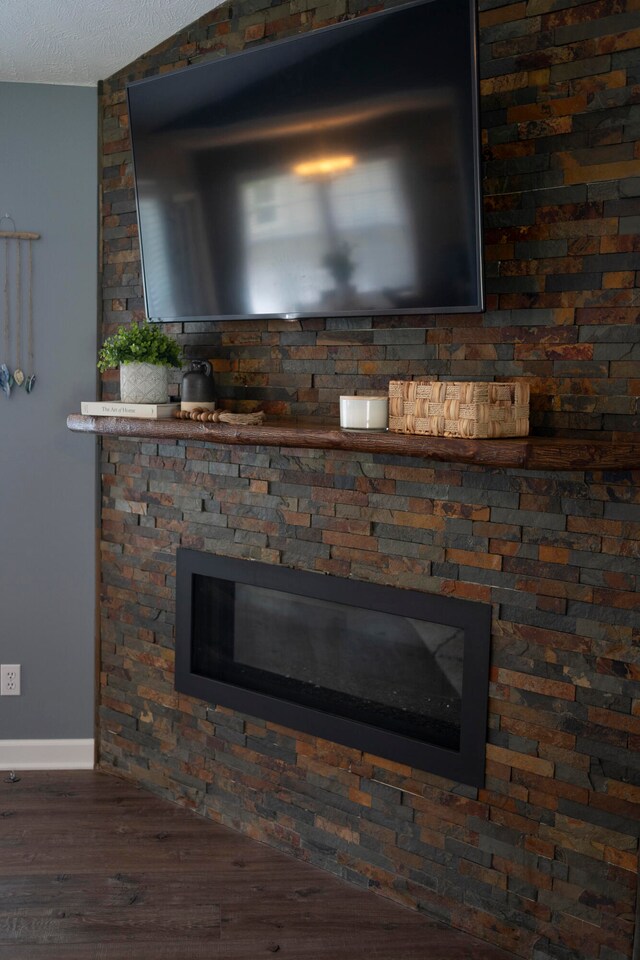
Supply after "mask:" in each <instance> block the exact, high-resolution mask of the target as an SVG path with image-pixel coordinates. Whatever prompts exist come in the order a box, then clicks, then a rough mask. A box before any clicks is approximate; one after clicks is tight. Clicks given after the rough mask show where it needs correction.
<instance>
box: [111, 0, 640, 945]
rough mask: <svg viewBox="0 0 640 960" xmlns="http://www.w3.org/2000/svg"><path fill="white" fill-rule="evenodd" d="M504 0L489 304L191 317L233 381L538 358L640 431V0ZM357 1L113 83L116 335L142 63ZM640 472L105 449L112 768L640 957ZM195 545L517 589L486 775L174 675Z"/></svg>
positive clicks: (366, 573) (560, 423)
mask: <svg viewBox="0 0 640 960" xmlns="http://www.w3.org/2000/svg"><path fill="white" fill-rule="evenodd" d="M479 8H480V24H481V39H482V46H481V73H482V121H483V129H484V133H483V137H484V159H485V179H484V188H485V195H486V201H485V212H486V216H485V257H486V264H487V288H488V311H487V313H486V314H485V315H483V316H481V315H477V316H456V317H451V316H438V317H419V318H416V317H411V318H397V317H396V318H375V319H369V318H362V319H358V320H355V321H354V320H351V321H347V320H336V319H333V320H324V319H318V320H303V321H300V322H298V323H296V324H293V325H291V324H285V323H283V322H279V321H270V322H267V321H264V322H245V323H241V322H236V323H221V324H215V323H192V324H184V325H179V324H177V325H173V326H172V329H173V330H174V331H175V332H176V333H177V334H178V336H179V337H180V338H181V340H182V341H183V343H184V344H185V347H186V350H187V353H188V355H190V356H192V357H195V356H199V357H200V356H204V357H207V358H210V359H212V361H213V363H214V366H215V369H216V375H217V380H218V385H219V391H220V395H221V397H222V399H223V402H225V403H229V404H231V403H232V402H233V403H240V404H241V405H243V406H244V407H252V406H255V405H257V404H260V405H262V406H264V407H265V408H266V409H268V410H269V411H271V412H289V411H293V412H296V413H311V414H313V413H323V414H324V413H330V414H331V413H333V414H335V413H336V412H337V397H338V395H339V394H340V393H341V392H344V390H345V389H347V390H351V389H353V388H354V387H355V388H361V387H368V388H370V389H384V388H385V387H386V384H387V381H388V380H389V378H390V377H392V376H393V377H395V376H397V375H398V374H402V375H409V376H413V375H423V374H425V373H430V374H436V375H438V376H441V377H442V376H447V377H459V378H469V377H499V378H502V379H505V378H507V379H508V378H510V377H513V376H524V377H527V378H528V379H529V380H530V382H531V385H532V389H533V391H534V394H535V401H534V413H533V422H534V426H535V428H536V429H537V430H545V431H549V432H559V433H562V432H566V431H572V432H581V433H584V432H586V431H589V432H590V431H594V432H596V433H597V434H598V435H599V436H609V435H611V433H613V432H620V431H637V430H638V411H637V397H636V394H638V393H639V392H640V390H639V387H640V367H639V365H638V358H639V356H640V346H639V339H640V338H639V334H638V331H639V329H640V327H639V326H638V323H637V321H638V312H639V308H638V304H639V302H640V294H639V291H638V285H637V281H638V274H637V272H636V270H637V267H638V253H639V252H640V249H639V248H640V241H639V240H638V228H639V226H640V199H639V195H640V151H639V149H638V143H637V140H638V135H639V131H640V107H639V106H638V100H639V98H640V86H639V78H638V69H639V64H640V53H639V51H638V47H639V44H640V3H638V0H626V2H624V0H597V2H590V3H589V2H584V3H581V2H579V0H578V2H577V0H528V2H524V0H522V2H515V3H503V2H501V0H481V2H480V4H479ZM345 10H346V7H345V5H344V3H343V0H330V2H327V3H324V4H319V3H318V0H292V2H291V3H290V4H280V5H274V6H272V5H270V4H268V3H266V2H265V0H244V2H242V3H239V4H233V8H232V9H231V8H230V7H229V6H228V5H225V6H223V7H220V8H219V9H217V10H214V11H213V12H212V13H211V14H210V15H208V16H207V17H205V18H203V19H202V20H200V21H198V23H196V24H195V25H194V26H193V27H192V28H190V29H188V30H186V31H184V32H183V33H182V34H180V35H179V36H178V37H175V38H172V39H171V40H170V41H167V43H166V44H164V45H162V46H161V47H160V48H157V49H156V50H154V51H152V52H151V53H150V54H149V55H148V56H146V57H144V58H143V59H141V60H140V61H138V62H137V63H136V64H134V65H133V66H132V67H130V68H129V69H128V70H126V71H123V72H122V73H121V74H118V75H117V76H116V77H113V78H111V79H110V80H109V81H108V82H106V83H105V84H104V85H103V90H102V99H101V104H102V124H103V128H102V129H103V135H102V156H103V216H102V226H103V276H104V305H105V306H104V324H105V326H104V330H105V333H106V332H108V331H109V330H111V329H112V327H113V324H115V323H116V322H120V321H122V320H126V319H129V318H131V317H136V316H138V315H141V314H142V311H143V303H142V300H141V286H140V265H139V252H138V246H137V230H136V219H135V204H134V196H133V190H132V170H131V157H130V152H129V141H128V131H127V119H126V107H125V99H124V85H125V83H126V82H127V81H128V80H129V79H137V78H140V77H143V76H147V75H152V74H154V73H158V72H161V71H164V70H168V69H174V68H179V67H181V66H184V65H186V64H187V63H188V62H189V61H194V60H197V59H198V58H200V57H202V56H216V55H219V54H223V53H225V52H232V51H235V50H239V49H241V48H242V47H244V46H247V45H250V44H252V43H254V42H257V43H259V42H263V41H267V40H268V39H270V38H272V37H274V36H286V35H290V34H294V33H297V32H299V31H300V30H306V29H310V28H313V27H315V26H319V25H321V24H323V23H326V22H331V21H332V20H334V19H335V18H337V17H340V16H342V15H343V14H344V13H345ZM348 12H350V13H354V12H355V13H358V12H360V9H359V7H357V5H351V4H350V5H349V8H348ZM116 389H117V384H116V381H115V379H107V380H106V381H105V393H106V395H114V393H115V391H116ZM639 480H640V472H637V473H635V474H629V473H611V474H602V473H589V472H587V473H584V472H582V473H560V474H538V473H523V472H516V471H504V470H484V469H479V468H474V467H461V466H459V465H456V464H450V465H449V464H434V463H429V462H423V461H420V460H417V459H409V458H389V457H382V456H364V455H355V454H353V455H351V454H345V453H337V452H336V453H331V452H325V453H321V452H314V451H311V452H310V451H295V450H293V451H292V450H278V449H271V448H257V449H256V448H241V447H212V446H207V445H203V444H201V443H170V444H166V445H158V444H154V443H147V442H137V441H135V440H123V439H106V440H105V441H104V442H103V476H102V491H103V504H104V508H103V519H102V541H103V542H102V561H103V565H102V662H101V698H100V728H101V730H100V733H101V740H100V742H101V746H100V750H101V762H102V764H103V765H104V766H106V767H115V768H116V769H117V770H118V771H120V772H121V773H123V774H125V775H127V776H130V777H132V778H134V779H136V780H137V781H139V782H140V783H143V784H144V785H146V786H148V787H150V788H151V789H153V790H156V791H157V792H161V793H163V794H165V795H167V796H170V797H172V798H174V799H177V800H179V801H180V802H182V803H185V804H188V805H190V806H192V807H194V808H195V809H198V810H200V811H201V812H203V813H206V814H207V815H209V816H211V817H213V818H214V819H216V820H220V821H222V822H224V823H227V824H230V825H232V826H234V827H237V828H238V829H240V830H242V831H244V832H246V833H248V834H249V835H251V836H254V837H257V838H259V839H262V840H266V841H267V842H269V843H272V844H273V845H275V846H278V847H280V848H282V849H285V850H288V851H290V852H291V853H292V854H293V855H295V856H298V857H303V858H305V859H308V860H310V861H312V862H314V863H316V864H319V865H321V866H323V867H325V868H326V869H328V870H330V871H332V872H334V873H338V874H339V875H341V876H344V877H346V878H347V879H349V880H351V881H353V882H356V883H360V884H365V885H368V886H370V887H372V888H375V889H378V890H380V891H381V893H382V894H384V895H386V896H391V897H394V898H396V899H398V900H400V901H401V902H403V903H407V904H409V905H410V906H414V907H418V908H419V909H422V910H424V911H426V912H427V913H429V914H431V915H434V916H438V917H442V918H443V919H445V920H447V921H448V922H451V923H453V924H454V925H456V926H459V927H461V928H464V929H467V930H470V931H471V932H473V933H475V934H477V935H480V936H483V937H485V938H486V939H488V940H492V941H494V942H496V943H499V944H501V945H503V946H505V947H507V948H509V949H511V950H513V951H514V952H516V953H517V954H519V955H521V956H523V957H527V958H535V960H546V958H556V960H578V958H579V960H592V958H594V960H595V958H597V960H622V958H629V957H631V955H632V941H633V928H634V911H635V903H636V877H637V865H638V863H637V857H638V822H639V818H638V812H639V810H640V807H639V804H640V759H639V757H640V693H639V691H640V687H639V684H638V681H639V680H640V646H639V643H638V638H639V636H640V617H639V615H638V612H637V609H638V592H637V587H638V572H639V570H640V566H639V558H640V485H639V483H638V481H639ZM179 545H182V546H188V547H193V548H197V549H202V550H208V551H211V552H213V553H216V554H221V555H229V556H240V557H252V558H256V559H260V560H263V561H267V562H272V563H281V564H285V565H291V566H294V567H297V568H302V569H308V570H315V571H318V572H322V573H328V574H335V575H340V576H352V577H354V578H357V579H363V580H373V581H376V582H381V583H391V584H397V585H398V586H400V587H411V588H417V589H421V590H426V591H433V592H443V593H450V594H452V595H456V596H462V597H467V598H471V599H474V598H477V599H479V600H483V601H488V602H491V603H492V604H493V609H494V624H493V636H492V682H491V690H490V694H491V704H490V721H489V741H490V742H489V746H488V749H487V782H486V787H485V788H484V789H482V790H479V791H477V790H473V789H471V788H467V787H461V786H459V785H457V784H453V783H449V782H447V781H444V780H442V779H439V778H437V777H434V776H431V775H429V774H426V773H424V772H421V771H417V770H411V769H408V768H405V767H402V766H398V765H396V764H394V763H391V762H389V761H387V760H382V759H379V758H375V757H371V756H368V755H364V756H363V755H362V754H360V753H359V752H358V751H354V750H349V749H346V748H342V747H339V746H336V745H333V744H330V743H326V742H322V741H318V740H316V739H314V738H312V737H309V736H304V735H300V734H298V733H296V732H295V731H292V730H285V729H282V728H278V727H275V726H273V725H270V724H265V723H263V722H261V721H260V720H259V719H256V718H250V717H244V716H240V715H238V714H236V713H233V712H232V711H229V710H223V709H216V708H213V707H210V708H207V707H206V706H205V705H204V704H202V703H200V702H198V701H195V700H192V699H190V698H187V697H183V696H177V695H176V694H175V692H174V690H173V623H174V573H175V568H174V557H175V550H176V548H177V547H178V546H179Z"/></svg>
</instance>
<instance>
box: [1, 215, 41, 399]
mask: <svg viewBox="0 0 640 960" xmlns="http://www.w3.org/2000/svg"><path fill="white" fill-rule="evenodd" d="M3 220H8V221H9V222H10V223H11V225H12V227H13V229H12V230H0V239H1V240H3V241H4V277H3V321H2V328H3V350H4V358H3V362H2V363H0V390H1V391H2V392H3V393H4V395H5V396H6V397H7V398H8V397H10V396H11V389H12V387H14V386H15V387H22V386H24V388H25V390H26V392H27V393H31V391H32V390H33V387H34V385H35V382H36V375H35V366H34V365H35V347H34V330H33V250H32V245H33V241H34V240H38V239H39V238H40V234H39V233H33V232H31V231H25V230H16V225H15V221H14V219H13V217H10V216H9V214H8V213H5V214H4V215H3V216H2V217H0V226H1V225H2V221H3ZM14 243H15V245H16V246H15V251H16V255H15V264H16V276H15V282H14V296H13V298H12V296H11V292H12V291H11V286H10V274H11V246H12V244H14ZM23 243H26V244H27V281H26V282H27V304H28V307H27V331H26V332H27V362H28V365H29V366H28V370H29V372H28V373H25V372H24V370H23V369H22V343H23V329H22V328H23V304H24V296H23V288H24V281H23V276H22V273H23V269H22V253H23V251H22V245H23ZM12 304H15V309H14V310H13V311H12ZM12 313H14V314H15V337H14V338H12ZM12 339H15V358H16V362H15V366H14V368H13V370H11V367H10V354H11V342H12Z"/></svg>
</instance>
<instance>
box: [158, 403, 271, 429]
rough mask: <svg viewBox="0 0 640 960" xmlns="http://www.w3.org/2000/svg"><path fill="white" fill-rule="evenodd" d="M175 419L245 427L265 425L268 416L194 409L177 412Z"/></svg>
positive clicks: (260, 413) (202, 408)
mask: <svg viewBox="0 0 640 960" xmlns="http://www.w3.org/2000/svg"><path fill="white" fill-rule="evenodd" d="M174 417H176V419H178V420H200V421H201V422H202V423H229V424H235V425H236V426H243V427H247V426H250V425H257V424H260V423H264V421H265V420H266V414H265V413H264V411H262V410H259V411H258V412H257V413H230V412H229V411H228V410H205V409H204V407H194V408H193V410H176V412H175V413H174Z"/></svg>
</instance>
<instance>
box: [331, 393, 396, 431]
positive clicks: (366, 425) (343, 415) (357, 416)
mask: <svg viewBox="0 0 640 960" xmlns="http://www.w3.org/2000/svg"><path fill="white" fill-rule="evenodd" d="M388 421H389V398H388V397H364V396H358V397H340V426H341V427H342V429H343V430H386V429H387V424H388Z"/></svg>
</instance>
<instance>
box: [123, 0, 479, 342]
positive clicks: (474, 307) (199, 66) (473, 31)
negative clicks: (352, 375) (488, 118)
mask: <svg viewBox="0 0 640 960" xmlns="http://www.w3.org/2000/svg"><path fill="white" fill-rule="evenodd" d="M434 2H442V3H448V2H450V0H411V2H409V3H403V4H400V5H398V6H395V7H392V8H390V9H388V10H378V11H376V12H375V13H362V14H358V15H357V16H356V17H355V18H351V19H349V20H343V21H341V22H340V23H334V24H330V25H329V26H326V27H319V28H316V30H314V29H311V30H307V31H305V32H303V33H299V34H296V36H294V37H284V38H282V39H281V40H273V41H268V46H269V47H270V48H271V47H277V46H281V45H282V44H288V43H296V42H297V41H299V40H301V39H302V38H304V37H307V36H309V35H310V34H311V33H316V32H317V30H320V31H321V32H327V31H331V30H341V29H344V28H348V26H349V24H350V23H353V21H354V19H359V18H360V17H361V16H366V17H367V18H369V17H377V18H381V17H389V16H393V15H394V14H397V13H399V12H401V11H404V10H407V9H409V8H411V7H419V6H427V5H428V4H430V3H434ZM466 2H467V6H468V10H469V25H470V39H471V49H470V51H469V54H470V70H471V76H472V83H473V81H474V80H475V83H473V87H474V89H473V91H472V103H471V112H472V125H473V130H472V136H473V140H474V144H475V152H474V165H473V166H474V170H473V191H474V203H473V209H474V212H475V216H476V224H477V230H476V247H475V259H476V270H477V277H478V286H477V289H478V293H479V297H478V303H474V304H466V305H462V306H461V305H451V306H446V307H444V306H437V307H409V308H395V309H394V308H388V307H385V308H384V309H380V310H368V309H364V308H363V309H358V310H333V311H329V310H323V311H322V312H318V311H314V312H310V313H307V312H291V313H250V314H248V313H242V314H200V315H198V316H179V317H153V316H151V315H150V313H149V299H148V296H147V282H146V276H145V268H144V245H143V238H142V228H141V225H140V204H139V199H138V179H137V172H136V157H135V145H134V134H133V127H132V124H131V103H130V90H131V88H132V87H139V86H142V85H143V84H149V83H156V82H161V81H163V80H166V79H168V78H169V77H170V76H172V74H173V72H175V71H173V72H172V73H168V74H167V73H164V74H161V75H156V76H153V77H146V78H145V79H144V80H136V81H133V82H132V83H129V84H127V88H126V92H127V112H128V117H129V130H130V136H131V153H132V159H133V179H134V188H135V200H136V217H137V221H138V239H139V244H140V263H141V276H142V289H143V294H144V304H145V312H146V314H147V316H148V317H149V319H150V320H152V321H154V322H157V323H190V322H192V323H207V322H213V323H216V322H217V323H221V322H226V321H234V320H292V321H295V320H303V319H306V318H308V319H314V318H318V317H330V318H335V317H386V316H388V317H393V316H416V315H420V314H425V315H432V314H462V313H482V312H484V310H485V309H486V306H485V280H484V260H483V256H482V252H483V236H484V231H483V205H482V172H481V133H480V73H479V61H478V11H477V7H476V0H466ZM265 45H266V44H265V43H264V41H263V42H261V43H260V44H257V45H256V46H252V47H251V48H250V49H249V50H240V51H239V52H237V53H233V54H230V55H228V56H225V57H224V58H221V57H216V58H212V59H209V60H206V61H204V62H203V63H196V64H192V65H190V66H186V67H182V68H179V69H180V72H182V70H203V69H206V68H211V67H212V66H213V65H214V64H215V63H217V62H221V61H222V60H224V62H228V61H229V60H232V59H236V58H237V57H250V56H251V55H252V54H253V53H255V52H257V51H258V50H261V49H264V46H265Z"/></svg>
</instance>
